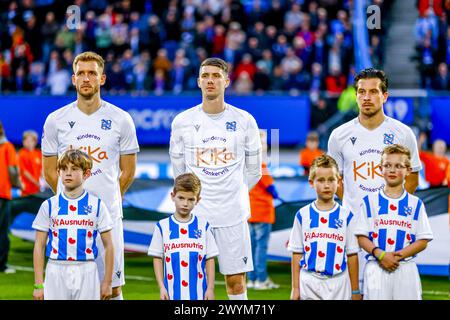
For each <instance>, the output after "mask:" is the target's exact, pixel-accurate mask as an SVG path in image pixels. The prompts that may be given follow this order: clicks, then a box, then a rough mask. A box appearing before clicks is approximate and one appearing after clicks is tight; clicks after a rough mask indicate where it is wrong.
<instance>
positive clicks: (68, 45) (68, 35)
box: [55, 24, 102, 51]
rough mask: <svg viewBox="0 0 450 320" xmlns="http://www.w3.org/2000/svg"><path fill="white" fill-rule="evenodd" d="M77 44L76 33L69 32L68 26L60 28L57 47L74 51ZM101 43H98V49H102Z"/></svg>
mask: <svg viewBox="0 0 450 320" xmlns="http://www.w3.org/2000/svg"><path fill="white" fill-rule="evenodd" d="M74 44H75V32H73V31H72V30H69V28H68V27H67V25H66V24H64V25H63V26H62V28H60V30H59V31H58V33H57V34H56V38H55V47H56V48H57V49H58V50H60V51H64V50H65V49H71V50H73V46H74ZM101 45H102V44H101V43H99V42H97V47H99V48H100V47H101Z"/></svg>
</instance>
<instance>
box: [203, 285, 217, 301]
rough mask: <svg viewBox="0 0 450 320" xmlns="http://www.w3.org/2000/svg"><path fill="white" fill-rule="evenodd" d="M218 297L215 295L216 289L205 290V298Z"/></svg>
mask: <svg viewBox="0 0 450 320" xmlns="http://www.w3.org/2000/svg"><path fill="white" fill-rule="evenodd" d="M215 299H216V298H215V297H214V289H209V288H208V289H206V292H205V300H215Z"/></svg>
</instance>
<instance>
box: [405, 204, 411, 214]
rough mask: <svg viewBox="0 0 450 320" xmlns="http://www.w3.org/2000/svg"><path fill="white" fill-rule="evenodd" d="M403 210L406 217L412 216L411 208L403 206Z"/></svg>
mask: <svg viewBox="0 0 450 320" xmlns="http://www.w3.org/2000/svg"><path fill="white" fill-rule="evenodd" d="M404 209H405V212H406V214H407V215H411V214H412V210H413V208H412V207H407V206H405V207H404Z"/></svg>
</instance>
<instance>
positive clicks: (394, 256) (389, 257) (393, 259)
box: [379, 252, 401, 272]
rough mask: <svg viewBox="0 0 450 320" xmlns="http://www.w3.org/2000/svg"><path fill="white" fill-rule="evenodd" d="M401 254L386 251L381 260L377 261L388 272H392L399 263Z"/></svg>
mask: <svg viewBox="0 0 450 320" xmlns="http://www.w3.org/2000/svg"><path fill="white" fill-rule="evenodd" d="M400 259H401V255H399V254H398V253H397V252H386V253H385V255H384V257H383V260H381V261H379V264H380V266H381V267H382V268H383V269H384V270H386V271H389V272H394V271H395V270H397V268H398V266H399V265H400V262H399V261H400Z"/></svg>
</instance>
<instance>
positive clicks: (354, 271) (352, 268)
mask: <svg viewBox="0 0 450 320" xmlns="http://www.w3.org/2000/svg"><path fill="white" fill-rule="evenodd" d="M347 264H348V274H349V276H350V285H351V288H352V292H355V291H359V263H358V255H357V254H356V253H353V254H350V255H347ZM352 300H361V293H359V294H353V293H352Z"/></svg>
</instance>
